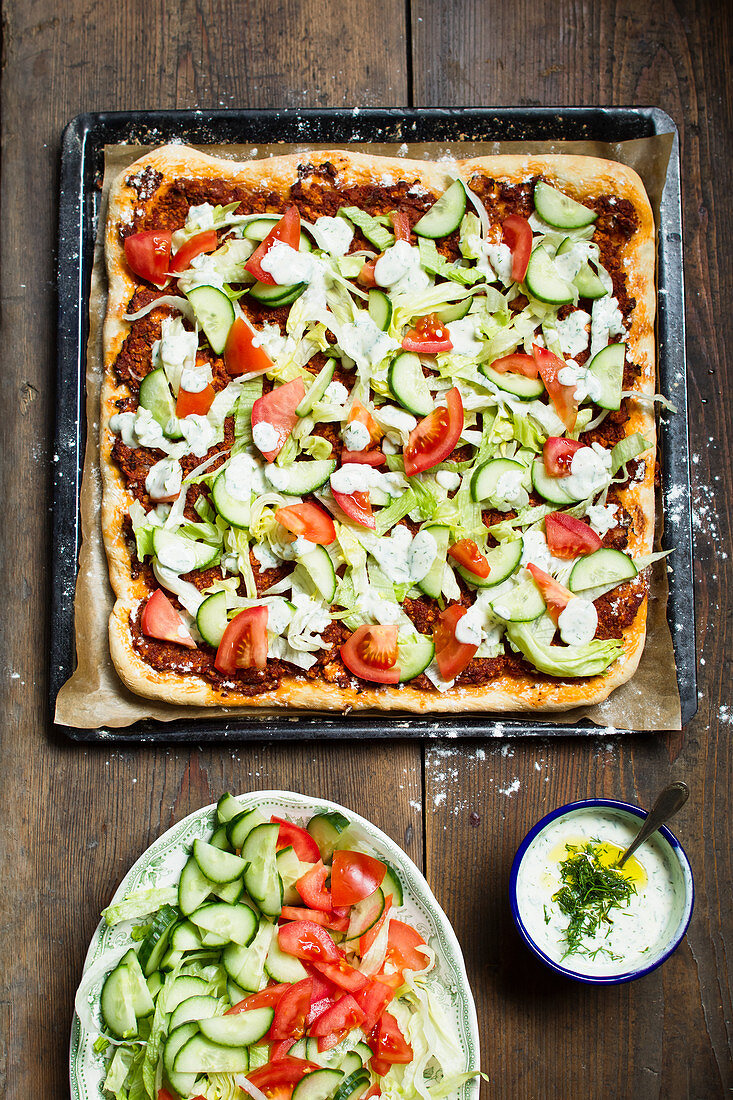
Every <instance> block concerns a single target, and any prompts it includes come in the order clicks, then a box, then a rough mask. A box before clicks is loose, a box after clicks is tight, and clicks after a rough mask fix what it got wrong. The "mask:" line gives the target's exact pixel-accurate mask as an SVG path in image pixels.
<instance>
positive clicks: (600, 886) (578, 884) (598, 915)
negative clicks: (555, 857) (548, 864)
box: [552, 840, 636, 961]
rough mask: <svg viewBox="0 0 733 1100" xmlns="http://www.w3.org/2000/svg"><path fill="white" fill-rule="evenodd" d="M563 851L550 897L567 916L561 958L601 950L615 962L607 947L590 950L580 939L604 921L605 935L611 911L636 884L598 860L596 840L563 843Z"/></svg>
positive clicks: (626, 901) (625, 902)
mask: <svg viewBox="0 0 733 1100" xmlns="http://www.w3.org/2000/svg"><path fill="white" fill-rule="evenodd" d="M565 850H566V851H567V852H568V853H569V854H568V857H567V859H564V860H563V861H562V863H561V864H560V877H561V878H562V882H563V885H562V886H561V887H560V889H559V890H558V891H557V893H555V894H553V896H552V900H553V901H556V902H557V904H558V906H559V908H560V910H561V911H562V912H563V913H564V914H565V915H566V916H567V917H569V918H570V919H569V921H568V926H567V928H566V929H565V933H564V937H563V938H564V940H565V943H566V945H567V946H566V950H565V953H564V955H563V958H566V956H568V955H588V956H589V957H590V958H595V957H596V955H597V954H599V953H601V954H604V955H607V956H608V957H609V958H611V959H612V960H613V961H617V960H618V956H616V955H614V954H613V952H612V951H610V950H609V949H608V948H606V947H603V946H602V945H601V946H599V947H596V948H595V949H594V950H593V951H590V950H589V949H588V948H587V947H584V946H583V943H582V941H583V938H584V937H591V936H595V935H596V934H597V933H598V931H599V930H600V929H601V927H602V926H603V925H604V924H605V925H607V926H608V927H607V928H606V935H608V933H609V932H610V930H611V925H612V924H613V918H612V917H611V915H610V914H611V911H612V910H613V909H620V908H622V907H623V906H625V905H628V904H629V901H630V899H631V897H632V895H633V894H635V893H636V887H635V886H634V884H633V883H632V882H630V881H629V880H628V879H627V878H626V876H625V875H624V873H623V871H619V870H617V869H616V868H615V867H608V866H607V865H606V864H604V863H602V862H601V848H600V842H599V841H597V840H592V841H589V842H588V843H587V844H582V845H577V844H566V846H565Z"/></svg>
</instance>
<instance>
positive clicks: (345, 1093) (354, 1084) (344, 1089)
mask: <svg viewBox="0 0 733 1100" xmlns="http://www.w3.org/2000/svg"><path fill="white" fill-rule="evenodd" d="M370 1081H371V1077H370V1075H369V1072H368V1071H367V1070H366V1069H364V1068H362V1069H358V1070H354V1072H353V1073H351V1074H350V1075H349V1076H348V1077H347V1078H346V1080H345V1081H344V1082H343V1084H342V1085H340V1086H339V1088H338V1089H337V1091H336V1092H335V1093H334V1097H333V1100H359V1097H360V1096H363V1095H364V1093H365V1092H366V1091H367V1089H368V1088H369V1083H370ZM293 1095H295V1093H293Z"/></svg>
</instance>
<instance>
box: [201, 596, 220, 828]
mask: <svg viewBox="0 0 733 1100" xmlns="http://www.w3.org/2000/svg"><path fill="white" fill-rule="evenodd" d="M227 622H228V620H227V594H226V592H214V593H213V595H211V596H207V597H206V599H205V600H204V602H203V603H202V604H201V606H200V607H199V609H198V612H197V614H196V626H197V627H198V628H199V632H200V634H201V637H202V638H203V639H204V641H205V642H207V643H208V644H209V645H211V646H213V647H214V649H218V648H219V643H220V642H221V640H222V638H223V637H224V631H225V630H226V628H227ZM212 843H213V839H212ZM214 847H219V845H218V844H217V845H214Z"/></svg>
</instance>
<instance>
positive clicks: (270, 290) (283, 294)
mask: <svg viewBox="0 0 733 1100" xmlns="http://www.w3.org/2000/svg"><path fill="white" fill-rule="evenodd" d="M307 285H308V284H307V283H293V284H292V286H278V285H277V284H274V285H273V286H271V285H270V284H269V283H260V282H256V283H255V284H254V285H253V286H251V287H250V288H249V293H250V297H252V298H254V300H255V301H256V302H260V303H261V305H263V306H270V308H271V309H275V307H276V306H287V305H290V303H291V302H294V301H295V299H296V298H300V296H301V294H302V293H303V291H304V290H305V288H306V286H307Z"/></svg>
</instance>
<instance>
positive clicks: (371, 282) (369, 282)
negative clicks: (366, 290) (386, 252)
mask: <svg viewBox="0 0 733 1100" xmlns="http://www.w3.org/2000/svg"><path fill="white" fill-rule="evenodd" d="M378 258H379V257H377V259H378ZM376 266H377V261H376V260H367V262H366V263H365V264H364V266H363V268H362V269H361V271H360V272H359V274H358V275H357V276H356V281H357V283H361V285H362V286H366V287H370V288H371V287H375V286H376V285H377V280H376V278H375V276H374V268H375V267H376Z"/></svg>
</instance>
